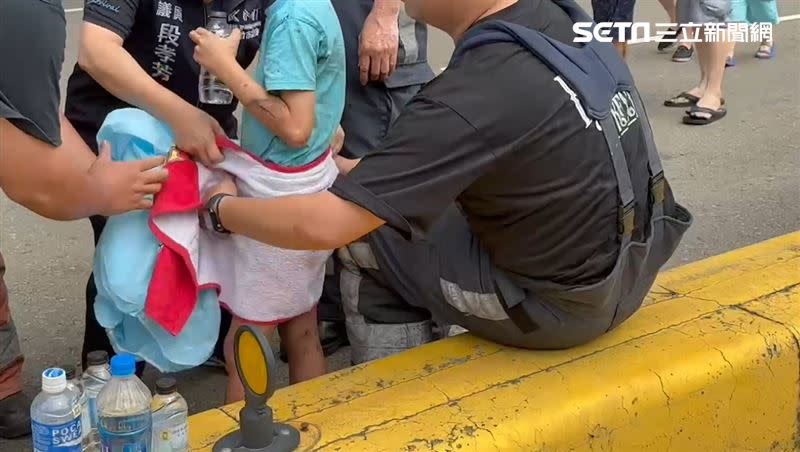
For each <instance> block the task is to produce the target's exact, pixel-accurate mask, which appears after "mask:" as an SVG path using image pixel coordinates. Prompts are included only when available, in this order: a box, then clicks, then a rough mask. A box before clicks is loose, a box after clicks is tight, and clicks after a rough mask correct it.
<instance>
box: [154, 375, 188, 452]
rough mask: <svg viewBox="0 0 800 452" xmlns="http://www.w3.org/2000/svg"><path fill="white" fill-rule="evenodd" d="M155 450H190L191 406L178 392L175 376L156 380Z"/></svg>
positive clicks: (173, 451) (176, 451) (167, 451)
mask: <svg viewBox="0 0 800 452" xmlns="http://www.w3.org/2000/svg"><path fill="white" fill-rule="evenodd" d="M152 409H153V452H185V451H187V450H189V438H188V420H189V407H188V405H187V404H186V400H184V398H183V397H181V395H180V394H178V389H177V384H176V383H175V379H174V378H169V377H164V378H159V379H158V381H156V395H155V396H154V397H153V403H152Z"/></svg>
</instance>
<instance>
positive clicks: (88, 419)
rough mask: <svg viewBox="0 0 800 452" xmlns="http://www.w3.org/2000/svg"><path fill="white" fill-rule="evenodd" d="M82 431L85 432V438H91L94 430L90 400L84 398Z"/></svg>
mask: <svg viewBox="0 0 800 452" xmlns="http://www.w3.org/2000/svg"><path fill="white" fill-rule="evenodd" d="M81 429H82V430H83V437H84V438H86V437H87V436H89V433H90V431H91V430H92V416H91V413H90V411H89V399H87V398H86V397H83V400H82V401H81Z"/></svg>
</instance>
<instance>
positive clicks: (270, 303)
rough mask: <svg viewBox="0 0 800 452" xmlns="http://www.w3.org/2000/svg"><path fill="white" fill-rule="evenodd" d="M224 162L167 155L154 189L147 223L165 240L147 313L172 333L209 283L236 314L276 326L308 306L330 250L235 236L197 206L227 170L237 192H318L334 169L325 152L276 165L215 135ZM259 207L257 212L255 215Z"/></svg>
mask: <svg viewBox="0 0 800 452" xmlns="http://www.w3.org/2000/svg"><path fill="white" fill-rule="evenodd" d="M219 144H220V149H222V150H223V152H224V154H225V161H224V162H223V163H221V164H219V165H218V166H217V167H215V168H214V169H213V170H210V169H208V168H206V167H205V166H203V165H201V164H199V163H196V162H194V161H192V160H190V159H188V157H186V156H185V155H183V154H181V153H179V152H175V151H174V152H172V153H171V154H170V159H169V160H170V161H169V162H168V163H167V168H168V169H169V172H170V177H169V181H168V182H167V183H166V184H165V185H164V189H163V190H162V192H161V193H160V194H159V195H158V197H157V199H156V202H155V205H154V208H153V214H152V215H151V220H150V227H151V229H152V231H153V233H154V234H155V235H156V237H158V239H159V241H161V243H163V244H164V248H163V249H162V251H161V252H160V255H159V259H158V261H157V262H156V267H155V270H154V274H153V278H152V280H151V283H150V288H149V291H148V300H147V305H146V306H147V311H148V315H150V316H151V317H152V318H154V319H156V320H158V321H159V323H160V324H161V325H162V326H164V327H165V328H166V329H167V330H168V331H171V332H173V334H177V333H176V332H179V331H180V328H182V327H183V324H185V321H186V319H188V315H189V314H190V313H191V311H192V309H193V308H194V303H195V300H196V299H197V298H196V295H197V292H198V291H199V290H200V289H202V288H208V287H214V288H217V289H218V290H219V291H220V295H219V300H220V303H221V304H222V305H223V306H225V307H227V308H228V309H229V310H230V311H231V312H232V313H233V314H234V315H236V316H237V317H239V318H241V319H243V320H246V321H249V322H253V323H261V324H277V323H281V322H283V321H286V320H289V319H292V318H294V317H297V316H298V315H300V314H303V313H306V312H308V311H310V310H311V309H313V308H314V307H315V306H316V304H317V302H318V300H319V297H320V295H321V294H322V284H323V280H324V277H325V263H326V261H327V259H328V257H329V256H330V255H331V253H332V251H296V250H285V249H280V248H276V247H273V246H269V245H265V244H262V243H259V242H256V241H254V240H252V239H249V238H247V237H244V236H241V235H236V234H232V235H230V236H220V235H219V234H216V233H213V232H210V231H205V230H202V229H201V228H200V224H199V219H198V217H197V211H196V209H197V208H198V207H199V205H200V203H201V199H204V197H203V194H204V193H205V192H206V191H208V190H209V189H211V188H213V187H214V186H215V185H217V183H219V182H220V180H221V178H222V177H223V175H224V173H228V174H231V175H233V176H234V177H235V178H236V183H237V187H238V189H239V196H242V197H252V198H274V197H279V196H288V195H299V194H311V193H317V192H320V191H323V190H326V189H328V188H329V187H330V186H331V185H332V184H333V182H334V180H335V179H336V176H337V175H338V169H337V168H336V164H335V163H334V161H333V158H332V156H331V153H330V152H326V153H325V154H324V155H323V156H321V157H320V158H318V159H317V160H315V161H314V162H312V163H310V164H308V165H305V166H302V167H292V168H287V167H281V166H280V165H276V164H273V163H270V162H265V161H262V160H260V159H259V158H258V157H256V156H254V155H252V154H250V153H248V152H246V151H244V150H242V149H241V148H239V147H238V146H237V145H236V144H234V143H233V142H231V141H229V140H226V139H220V140H219ZM256 214H257V213H255V212H254V215H256Z"/></svg>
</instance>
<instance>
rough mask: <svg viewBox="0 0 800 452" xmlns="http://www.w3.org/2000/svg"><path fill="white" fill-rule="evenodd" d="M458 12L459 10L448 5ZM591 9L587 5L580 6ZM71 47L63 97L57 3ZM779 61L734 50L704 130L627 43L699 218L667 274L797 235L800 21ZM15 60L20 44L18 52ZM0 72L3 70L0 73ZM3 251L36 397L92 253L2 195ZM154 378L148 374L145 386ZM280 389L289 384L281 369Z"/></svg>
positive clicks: (200, 378)
mask: <svg viewBox="0 0 800 452" xmlns="http://www.w3.org/2000/svg"><path fill="white" fill-rule="evenodd" d="M454 2H455V0H454ZM581 3H582V4H584V5H587V4H588V0H582V1H581ZM65 6H66V8H67V9H68V12H67V27H68V35H67V37H68V43H67V56H66V63H65V65H64V77H63V79H62V90H63V87H64V84H65V83H66V77H67V76H68V75H69V73H70V72H71V68H72V67H73V65H74V64H75V60H76V57H77V55H76V49H77V39H78V27H79V24H80V20H81V12H80V11H79V10H73V9H79V8H80V7H81V6H82V1H80V0H65ZM779 7H780V10H781V15H782V16H784V17H785V16H796V15H798V14H799V13H800V1H797V0H781V1H779ZM636 15H637V20H642V21H651V22H664V21H666V18H665V16H664V13H663V11H662V10H661V9H660V7H659V6H658V3H657V2H655V1H654V0H644V1H640V2H639V6H638V7H637V14H636ZM775 40H776V43H777V47H776V48H777V57H776V58H775V59H774V60H772V61H759V60H756V59H754V58H752V55H753V53H754V51H755V44H743V45H741V46H740V48H739V49H738V51H737V55H738V61H739V64H738V66H737V67H736V68H733V69H730V70H728V71H727V73H726V79H725V82H726V83H725V95H726V100H727V107H728V116H727V117H726V118H725V119H723V120H722V121H720V122H718V123H716V124H714V125H711V126H707V127H695V128H692V127H688V126H684V125H682V124H681V122H680V119H681V115H682V112H681V110H680V109H667V108H664V107H662V106H661V105H662V102H663V100H664V99H666V98H668V97H670V96H672V95H674V94H677V93H679V92H681V91H683V90H685V89H688V88H690V87H692V86H693V83H695V82H696V80H697V78H698V69H697V66H696V64H695V63H688V64H678V63H672V62H671V61H670V60H669V54H659V53H657V52H656V49H655V44H651V43H648V44H641V45H635V46H633V48H632V51H631V55H630V57H629V60H630V65H631V67H632V70H633V72H634V74H635V76H636V80H637V83H638V86H639V89H640V91H641V93H642V95H643V97H644V99H645V102H646V104H647V107H648V113H649V115H650V119H651V121H652V123H653V128H654V130H655V134H656V140H657V142H658V145H659V149H660V151H661V155H662V158H663V160H664V166H665V167H666V172H667V175H668V177H669V179H670V181H671V183H672V186H673V188H674V190H675V193H676V195H677V196H678V199H679V200H680V201H681V202H682V203H684V204H685V205H686V206H687V207H688V208H689V209H690V210H691V211H692V212H693V213H694V215H695V218H696V220H695V225H694V227H693V228H692V229H691V230H690V231H689V233H688V235H687V236H686V239H685V240H684V242H683V244H682V245H681V247H680V249H679V250H678V252H677V254H676V256H675V257H674V259H673V261H672V262H671V263H670V265H679V264H682V263H686V262H690V261H694V260H697V259H702V258H704V257H708V256H712V255H715V254H719V253H722V252H724V251H727V250H730V249H733V248H737V247H741V246H744V245H748V244H751V243H755V242H758V241H762V240H765V239H769V238H771V237H774V236H777V235H781V234H785V233H788V232H790V231H794V230H797V229H798V228H799V227H800V182H799V181H800V150H799V149H798V147H799V146H800V145H798V142H800V133H799V132H798V129H799V128H800V107H798V105H800V95H798V92H800V75H798V71H799V68H800V42H799V41H800V21H796V20H790V21H785V22H784V23H782V24H781V25H779V26H777V28H776V29H775ZM430 46H431V65H432V66H433V67H434V69H436V70H440V69H441V68H443V67H445V66H446V64H447V60H448V58H449V55H450V52H451V51H452V42H451V41H450V39H449V38H448V37H446V36H445V35H443V34H442V33H440V32H438V31H436V32H434V34H433V37H432V39H431V42H430ZM20 51H25V50H24V43H20ZM0 70H2V69H0ZM0 247H1V248H2V250H3V253H4V255H5V259H6V263H7V265H8V272H7V280H6V281H7V283H8V286H9V290H10V293H11V308H12V312H13V316H14V319H15V321H16V323H17V327H18V329H19V333H20V338H21V341H22V348H23V350H24V352H25V355H26V363H25V381H26V385H25V386H26V388H25V390H26V391H27V392H28V393H29V394H31V395H34V394H36V393H37V392H38V390H39V389H38V386H39V375H40V373H41V371H42V369H44V368H45V367H48V366H51V365H59V364H62V363H66V362H77V361H78V360H79V351H80V349H81V338H82V329H83V318H84V317H83V316H84V287H85V284H86V278H87V275H88V274H89V272H90V266H91V257H92V253H93V244H92V234H91V228H90V227H89V222H88V221H78V222H72V223H56V222H52V221H48V220H44V219H42V218H39V217H37V216H35V215H34V214H31V213H30V212H27V211H25V210H24V209H22V208H21V207H19V206H17V205H14V204H12V203H10V202H9V201H8V200H7V199H6V198H4V197H3V196H2V195H0ZM348 363H349V356H348V351H347V350H343V351H340V352H339V353H338V354H337V355H335V356H334V357H332V358H331V359H330V360H329V366H330V368H331V369H332V370H336V369H340V368H342V367H344V366H347V365H348ZM156 377H157V375H156V373H155V372H153V371H148V372H147V373H146V378H145V380H146V382H147V383H148V384H150V385H151V387H152V385H153V382H154V380H155V378H156ZM177 377H178V380H179V385H180V392H181V393H182V394H183V395H184V396H185V397H186V398H187V399H188V401H189V406H190V409H191V411H192V412H197V411H201V410H205V409H208V408H211V407H213V406H216V405H219V404H220V403H221V402H222V400H223V393H224V379H225V376H224V374H223V373H222V372H221V371H219V370H212V369H196V370H193V371H189V372H184V373H181V374H179V375H178V376H177ZM276 380H277V381H279V382H280V384H281V385H284V384H286V382H287V374H286V369H285V367H282V368H281V372H280V375H278V376H276ZM0 450H3V451H9V452H10V451H17V450H30V440H29V439H25V440H20V441H6V442H3V441H2V440H0Z"/></svg>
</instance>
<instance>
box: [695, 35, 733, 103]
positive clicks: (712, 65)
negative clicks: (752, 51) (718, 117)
mask: <svg viewBox="0 0 800 452" xmlns="http://www.w3.org/2000/svg"><path fill="white" fill-rule="evenodd" d="M700 45H702V46H703V47H704V50H703V53H704V54H705V55H704V62H703V64H704V69H703V77H704V82H705V84H704V87H703V88H704V89H703V95H702V96H701V98H700V101H698V102H697V106H698V107H704V108H710V109H712V110H716V109H719V108H720V107H721V106H722V80H723V78H724V75H725V58H726V57H727V56H728V48H729V47H730V46H729V45H728V42H727V39H725V38H724V37H723V38H722V41H721V42H706V43H702V44H700ZM700 45H698V47H699V46H700Z"/></svg>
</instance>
